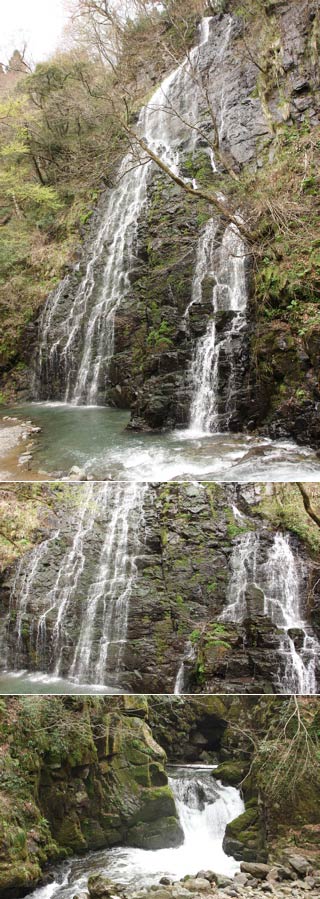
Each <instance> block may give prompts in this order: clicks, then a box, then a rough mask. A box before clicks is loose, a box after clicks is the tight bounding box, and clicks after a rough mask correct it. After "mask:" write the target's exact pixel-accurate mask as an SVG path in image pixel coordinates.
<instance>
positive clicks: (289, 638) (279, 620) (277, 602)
mask: <svg viewBox="0 0 320 899" xmlns="http://www.w3.org/2000/svg"><path fill="white" fill-rule="evenodd" d="M266 573H267V576H268V582H267V590H266V592H265V600H264V612H265V614H266V615H269V616H270V618H271V620H272V621H273V623H274V624H275V625H276V626H277V627H279V628H284V630H285V634H284V635H283V637H282V645H281V654H282V656H283V663H284V677H281V681H280V683H279V686H280V687H281V692H282V693H286V692H288V693H290V692H292V691H294V692H296V693H302V694H308V693H317V674H316V665H317V660H318V659H319V657H320V644H319V642H318V640H317V639H316V637H315V636H313V635H312V634H311V633H310V628H309V627H308V625H307V624H306V622H305V621H304V620H303V618H302V616H301V611H300V575H299V570H298V567H297V563H296V560H295V558H294V555H293V552H292V549H291V547H290V542H289V538H288V536H284V535H283V534H276V536H275V539H274V543H273V546H272V549H271V552H270V553H269V558H268V563H267V568H266ZM294 630H298V631H301V632H302V634H303V639H302V643H301V645H300V646H299V650H297V649H296V646H295V639H294V636H293V635H292V634H291V633H290V632H291V631H294ZM279 680H280V679H279Z"/></svg>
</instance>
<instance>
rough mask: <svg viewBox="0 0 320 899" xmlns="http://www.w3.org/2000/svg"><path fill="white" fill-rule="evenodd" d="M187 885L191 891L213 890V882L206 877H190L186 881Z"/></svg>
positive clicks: (205, 891) (204, 891)
mask: <svg viewBox="0 0 320 899" xmlns="http://www.w3.org/2000/svg"><path fill="white" fill-rule="evenodd" d="M185 887H186V889H187V890H189V892H190V893H193V892H194V893H207V892H210V890H211V883H210V880H206V879H205V878H204V877H190V878H189V880H186V881H185Z"/></svg>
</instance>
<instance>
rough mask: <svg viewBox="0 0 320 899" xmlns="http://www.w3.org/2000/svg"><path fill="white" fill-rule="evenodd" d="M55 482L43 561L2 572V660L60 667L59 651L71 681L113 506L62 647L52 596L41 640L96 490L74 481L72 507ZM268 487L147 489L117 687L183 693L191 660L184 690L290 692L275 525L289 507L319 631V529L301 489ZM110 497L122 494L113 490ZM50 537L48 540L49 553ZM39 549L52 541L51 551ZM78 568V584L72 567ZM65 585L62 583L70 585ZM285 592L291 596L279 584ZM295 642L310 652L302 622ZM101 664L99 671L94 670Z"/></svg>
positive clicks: (308, 605)
mask: <svg viewBox="0 0 320 899" xmlns="http://www.w3.org/2000/svg"><path fill="white" fill-rule="evenodd" d="M25 489H27V488H25ZM46 489H47V492H48V496H49V495H50V496H52V502H51V503H50V516H49V517H47V518H46V519H45V520H46V522H47V527H46V530H45V531H43V532H42V534H41V532H40V535H41V539H42V541H43V542H42V543H41V544H39V552H38V554H37V557H34V556H32V555H28V556H27V557H26V561H25V566H26V567H24V565H23V562H21V565H20V568H18V567H17V566H16V567H14V568H10V567H9V568H5V570H4V573H3V575H2V585H1V616H0V620H1V628H2V629H1V640H2V658H3V659H4V660H5V659H7V660H8V661H7V662H6V664H7V665H9V667H10V665H11V667H12V665H13V666H14V667H15V668H18V669H21V668H28V669H29V670H31V671H32V670H35V669H36V670H45V671H49V672H50V671H53V670H55V668H56V664H57V659H58V658H59V664H60V666H61V667H60V673H61V675H62V676H65V677H68V676H69V675H70V665H71V662H70V658H71V660H72V659H73V657H74V652H75V647H76V646H77V645H78V644H79V645H80V643H79V641H80V637H81V634H82V627H83V625H84V623H85V621H86V618H85V616H86V608H87V606H86V603H87V599H88V596H92V592H90V591H92V584H93V583H94V582H95V580H96V578H97V569H96V565H97V560H99V558H100V553H101V545H102V541H103V540H104V537H105V534H106V533H107V531H108V528H109V527H110V509H109V508H107V507H108V503H107V504H106V511H103V510H102V509H101V507H100V506H99V508H98V507H97V514H96V516H95V515H93V517H92V527H91V528H90V529H89V531H88V534H85V536H84V543H83V553H84V558H85V565H84V567H83V569H82V571H81V572H80V575H79V577H78V580H77V590H76V593H74V592H72V593H71V597H72V601H71V600H70V601H68V603H66V604H65V609H64V616H63V642H62V643H61V642H60V643H59V641H57V630H56V615H57V611H56V612H54V610H52V608H51V606H52V603H51V605H50V609H51V612H50V613H49V614H47V615H46V619H45V624H46V640H44V639H43V640H42V642H41V645H40V638H39V640H38V638H37V633H38V634H39V633H40V636H41V634H42V631H41V622H42V620H43V619H42V616H43V614H44V613H45V610H46V609H47V607H48V600H47V596H48V591H49V595H50V596H52V595H53V594H52V591H54V589H55V585H56V584H57V579H58V577H60V578H61V572H62V571H63V572H64V577H65V578H66V577H67V571H68V570H69V568H70V565H69V568H68V563H67V561H66V559H67V557H68V558H69V556H68V553H72V546H73V539H74V535H75V525H77V523H78V518H79V507H78V502H79V498H80V497H83V494H84V493H85V492H86V491H87V490H89V489H90V490H91V489H92V488H89V487H88V486H87V485H83V486H80V485H79V486H74V487H73V488H72V493H73V502H70V495H69V493H68V495H66V496H65V498H64V493H63V490H62V491H61V493H60V491H58V492H56V491H55V490H54V489H53V490H52V494H51V493H50V488H46ZM278 489H279V490H280V494H279V496H280V507H278V505H277V503H278V500H277V490H278ZM66 490H67V488H66ZM94 490H97V491H98V490H100V488H98V487H97V488H94ZM111 494H112V495H111ZM265 494H266V491H265V489H264V488H261V487H260V486H257V487H252V488H250V489H248V488H235V487H234V486H232V485H230V486H221V487H220V486H219V485H217V484H202V485H193V484H174V483H171V484H166V485H160V486H159V485H158V486H152V485H151V486H150V487H149V488H148V490H147V491H146V492H145V495H144V502H143V514H142V516H141V519H139V522H138V524H137V522H135V525H134V528H133V531H132V533H131V531H130V532H129V534H128V540H127V544H126V552H127V554H129V555H130V553H137V555H136V556H135V575H134V577H133V579H132V581H131V587H130V601H129V607H128V618H127V639H126V644H125V646H124V647H123V651H122V655H121V664H120V667H119V670H118V675H117V680H116V685H117V684H118V683H121V685H122V686H125V687H126V689H129V691H133V692H136V693H140V692H150V693H158V692H160V693H166V692H173V691H174V688H175V686H176V684H177V678H178V673H179V670H180V667H181V664H183V683H182V685H181V686H180V692H181V689H182V688H183V689H184V690H186V691H188V692H194V693H197V692H204V693H205V692H211V693H220V692H221V688H222V686H223V690H224V692H230V693H239V692H240V693H246V692H248V693H250V692H252V690H254V692H256V690H259V692H261V693H264V692H266V693H269V692H277V691H279V690H280V689H281V684H282V683H283V682H284V670H283V668H282V667H281V666H282V662H281V658H282V657H281V645H282V643H281V641H282V636H283V633H282V627H281V626H279V624H278V625H277V624H276V623H273V621H272V619H271V617H270V615H271V612H270V613H269V614H268V611H266V609H265V599H264V592H263V589H262V588H263V587H264V589H265V590H266V591H267V581H266V577H267V574H268V566H269V561H268V560H269V559H270V554H272V550H273V547H274V540H275V534H276V533H282V531H279V529H278V526H277V524H276V522H277V521H278V511H281V516H282V519H281V520H282V522H283V516H284V515H285V514H286V512H285V511H284V510H286V509H287V514H288V519H287V533H288V539H289V541H290V547H291V551H292V554H293V556H294V558H295V560H296V563H297V566H298V569H299V603H300V613H301V616H302V618H303V620H305V621H306V622H309V623H310V624H311V625H312V627H313V629H314V633H315V634H319V609H318V606H319V584H318V577H317V566H316V563H315V561H314V557H315V556H314V553H315V550H316V547H317V543H316V542H315V541H317V540H318V535H317V527H316V525H314V524H313V523H312V521H311V520H310V519H309V522H310V527H309V523H308V516H307V514H306V512H305V510H304V508H303V504H302V500H301V496H300V495H299V492H298V491H297V488H296V487H295V486H294V485H286V486H285V489H282V487H281V488H280V487H279V488H277V487H276V486H275V487H271V488H270V489H269V491H267V494H266V495H265ZM97 495H98V494H97ZM110 496H111V499H112V496H113V493H112V490H111V488H110ZM111 499H110V502H111ZM94 502H95V501H94V496H93V498H92V500H91V501H90V504H89V505H90V509H91V508H94ZM237 509H238V511H237ZM292 509H293V510H294V513H292ZM292 514H293V518H291V517H290V515H291V516H292ZM239 516H240V517H239ZM299 516H300V517H299ZM48 525H49V526H48ZM291 526H292V527H293V531H291V530H290V527H291ZM137 529H138V533H137ZM57 531H59V534H57ZM40 535H39V533H38V535H37V539H39V536H40ZM137 537H138V543H137ZM45 540H47V541H48V540H49V541H50V542H49V544H48V543H47V548H46V547H45V543H44V541H45ZM255 540H258V542H257V543H255V542H254V541H255ZM252 541H253V543H252ZM41 546H44V547H45V552H43V553H41ZM22 550H23V546H22ZM253 550H254V551H253ZM115 551H116V550H115V548H114V552H115ZM255 556H256V558H257V560H258V562H259V566H260V567H259V572H258V574H255V572H254V570H253V569H252V570H251V569H250V565H251V568H252V559H253V558H255ZM28 559H30V564H29V568H28V564H27V560H28ZM32 560H33V561H34V562H35V565H33V564H32ZM298 562H299V565H298ZM70 570H71V580H72V584H71V588H73V575H72V572H73V568H72V567H71V569H70ZM59 573H60V574H59ZM26 577H27V581H26V580H25V579H26ZM241 577H242V579H244V580H243V591H244V594H243V597H242V603H243V608H242V611H241V614H240V612H239V614H237V616H234V617H233V618H232V617H231V618H228V617H224V615H225V612H226V609H227V608H228V605H229V604H230V602H231V600H232V601H235V600H236V596H237V595H238V594H237V590H238V589H240V588H239V585H240V586H241V583H242V581H241V580H240V579H241ZM258 577H259V578H260V581H259V580H258ZM28 578H29V580H28ZM259 583H260V586H259ZM19 584H20V586H21V590H20V593H19V591H18V589H17V585H19ZM58 586H59V590H61V582H60V581H59V583H58ZM310 586H311V587H312V592H311V595H312V601H311V600H310ZM71 588H70V589H71ZM106 589H107V585H106ZM277 589H278V592H279V590H280V591H281V589H282V588H281V584H279V585H278V588H277ZM26 591H27V593H26ZM50 591H51V592H50ZM26 595H27V597H28V601H27V602H26V599H25V597H26ZM59 595H60V594H59ZM68 595H69V594H68ZM108 595H109V594H108ZM19 596H21V602H20V599H19ZM91 601H92V602H93V600H91ZM17 622H18V624H17ZM101 626H102V625H101V616H100V618H99V617H98V618H97V621H96V624H95V628H94V629H93V630H92V638H91V639H92V646H91V651H92V658H93V661H94V664H95V659H96V655H97V651H98V649H99V646H100V639H101ZM17 634H18V638H19V639H17ZM290 637H291V639H292V640H293V643H294V645H295V647H296V650H297V652H299V651H301V650H302V647H303V640H304V632H303V630H302V629H301V628H298V629H297V628H294V629H293V630H291V631H290ZM81 645H82V644H81ZM40 650H41V652H40ZM94 671H95V669H94V668H92V677H93V674H94ZM113 672H114V661H113V659H112V658H111V656H110V659H109V662H108V665H106V668H105V671H104V675H103V674H102V675H101V676H104V677H105V682H106V683H108V677H112V675H113ZM71 673H72V674H74V671H72V672H71ZM88 676H90V672H88ZM82 680H83V679H82ZM113 683H114V681H113Z"/></svg>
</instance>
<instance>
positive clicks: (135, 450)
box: [2, 403, 320, 482]
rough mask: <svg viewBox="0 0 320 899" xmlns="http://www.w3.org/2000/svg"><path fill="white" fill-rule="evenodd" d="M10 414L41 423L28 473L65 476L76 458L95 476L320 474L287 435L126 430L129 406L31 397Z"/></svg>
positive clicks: (271, 477)
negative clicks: (31, 400)
mask: <svg viewBox="0 0 320 899" xmlns="http://www.w3.org/2000/svg"><path fill="white" fill-rule="evenodd" d="M9 411H10V410H9ZM11 413H12V414H14V415H16V416H17V417H20V416H21V418H22V419H26V418H30V419H32V421H33V423H34V424H35V425H39V426H40V427H41V428H42V432H41V434H40V435H39V439H37V443H36V445H35V447H34V452H33V462H32V466H31V472H29V473H28V480H29V478H30V475H31V477H32V472H34V473H35V477H36V476H37V478H39V474H38V473H39V471H40V472H42V473H44V472H46V473H47V474H48V475H49V476H50V477H57V476H60V477H61V476H67V475H68V472H69V471H70V468H72V466H73V465H77V466H79V467H80V468H83V469H84V470H85V471H86V473H87V475H88V476H90V477H92V478H95V479H96V480H104V479H108V478H112V479H118V480H122V479H129V480H140V481H145V480H147V481H166V480H173V479H175V480H183V479H184V478H187V479H188V478H189V479H195V480H197V479H199V480H202V479H204V480H217V481H219V480H220V481H238V482H246V481H249V482H250V481H296V480H305V481H312V480H317V479H319V477H320V459H318V458H317V456H316V454H315V452H314V451H313V450H311V449H310V448H308V447H301V446H300V447H298V446H297V445H296V444H295V443H294V442H293V441H289V440H286V441H272V440H269V439H268V438H265V437H253V436H248V435H245V434H208V435H205V436H203V435H199V436H197V435H195V436H192V435H191V434H190V432H188V431H172V432H170V433H160V434H148V433H147V434H143V433H134V432H132V431H130V430H126V426H127V424H128V421H129V414H128V413H127V412H123V411H120V410H118V409H111V408H108V407H102V406H99V407H90V406H73V405H65V404H63V403H29V404H26V405H23V406H18V407H15V408H14V410H11ZM2 414H3V415H4V414H8V410H5V411H3V413H2Z"/></svg>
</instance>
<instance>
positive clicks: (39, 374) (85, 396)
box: [35, 17, 211, 405]
mask: <svg viewBox="0 0 320 899" xmlns="http://www.w3.org/2000/svg"><path fill="white" fill-rule="evenodd" d="M210 21H211V19H210V17H207V18H204V19H203V21H202V23H201V26H200V40H199V44H198V45H197V46H196V47H194V48H193V50H191V51H190V53H189V55H188V57H186V59H185V60H184V61H183V63H182V64H181V65H180V66H178V68H176V69H175V70H174V71H173V72H171V74H170V75H168V76H167V77H166V78H165V79H164V81H163V82H162V83H161V85H160V87H159V88H158V89H157V90H156V92H155V93H154V94H153V96H152V97H151V99H150V101H149V103H148V104H147V106H144V107H143V108H142V110H141V113H140V116H139V120H138V123H137V131H138V133H139V134H141V135H142V136H143V138H144V140H145V142H146V144H147V145H148V146H149V147H150V149H151V150H152V151H154V152H155V153H156V154H157V155H158V156H159V157H160V158H161V160H162V161H163V162H164V163H165V164H166V165H168V166H169V167H170V168H171V169H172V171H173V172H175V173H178V171H179V161H180V148H181V145H183V152H184V153H186V152H187V151H189V152H192V150H193V149H194V148H195V146H196V140H197V131H196V130H195V129H194V128H192V127H191V128H190V127H189V125H188V123H189V122H190V123H191V126H192V125H195V126H197V124H198V120H199V115H200V110H201V103H202V105H203V97H202V92H201V89H200V88H199V85H198V82H197V79H196V78H195V77H194V75H193V67H194V65H195V63H196V61H197V58H198V56H199V53H201V48H202V47H203V46H204V45H205V44H206V43H207V42H208V39H209V33H210ZM185 120H186V121H185ZM153 171H154V164H153V163H152V161H151V160H149V161H148V162H147V164H144V165H137V160H136V159H135V156H134V153H133V152H132V150H130V151H129V153H128V154H127V156H126V157H125V158H124V159H123V162H122V164H121V166H120V170H119V172H118V183H117V186H116V187H115V188H113V189H112V190H111V191H110V194H109V200H108V202H107V206H106V209H105V212H104V215H103V218H102V222H101V225H100V227H99V228H98V230H97V234H96V236H95V238H94V239H93V240H92V245H91V247H90V250H89V260H88V263H87V266H86V269H85V273H84V276H83V277H81V278H80V281H79V284H78V287H77V289H76V291H75V295H74V298H73V300H72V299H71V305H70V300H69V306H70V308H69V311H68V312H67V316H66V306H65V298H66V296H67V294H68V283H67V281H66V280H65V281H64V282H63V283H62V284H60V285H59V287H58V288H57V291H56V292H54V293H53V294H52V295H51V296H50V297H49V298H48V301H47V304H46V306H45V309H44V312H43V315H42V319H41V322H40V335H39V351H38V358H37V362H36V380H35V390H36V393H37V395H38V396H39V397H41V396H45V397H46V398H51V397H52V393H51V390H52V383H55V380H56V378H57V377H58V379H59V378H60V380H61V387H60V398H64V400H65V402H69V401H71V402H72V403H74V404H83V403H84V404H87V405H92V404H95V403H96V402H97V401H98V400H99V396H100V391H101V389H103V387H104V385H105V383H106V379H107V378H108V368H109V364H110V361H111V358H112V355H113V343H114V317H115V312H116V310H117V308H118V306H119V304H120V303H121V302H122V300H123V298H124V297H125V295H126V293H127V290H128V288H129V286H130V280H129V274H130V269H131V268H132V267H133V265H134V262H135V250H136V243H137V231H138V222H139V217H140V215H141V212H142V209H143V207H144V206H145V204H146V202H147V188H148V184H149V182H150V178H151V177H152V172H153ZM53 325H54V333H55V334H57V336H54V338H52V332H53ZM59 372H60V374H59Z"/></svg>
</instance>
